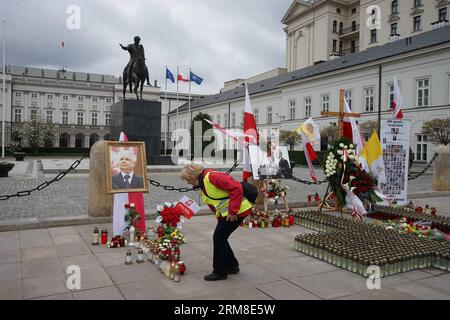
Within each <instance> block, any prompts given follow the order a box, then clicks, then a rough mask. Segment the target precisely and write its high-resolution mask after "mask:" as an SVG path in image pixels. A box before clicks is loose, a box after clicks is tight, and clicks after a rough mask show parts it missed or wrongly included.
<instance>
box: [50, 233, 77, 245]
mask: <svg viewBox="0 0 450 320" xmlns="http://www.w3.org/2000/svg"><path fill="white" fill-rule="evenodd" d="M52 240H53V243H54V244H55V246H57V245H60V244H85V242H84V240H83V238H81V236H80V235H79V234H67V235H52Z"/></svg>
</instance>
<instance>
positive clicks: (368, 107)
mask: <svg viewBox="0 0 450 320" xmlns="http://www.w3.org/2000/svg"><path fill="white" fill-rule="evenodd" d="M373 92H374V88H365V89H364V110H365V111H366V112H372V111H373V105H374V93H373Z"/></svg>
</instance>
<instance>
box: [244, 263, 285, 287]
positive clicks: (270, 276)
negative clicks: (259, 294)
mask: <svg viewBox="0 0 450 320" xmlns="http://www.w3.org/2000/svg"><path fill="white" fill-rule="evenodd" d="M240 269H241V271H240V272H239V277H240V278H243V279H245V281H247V282H249V283H251V284H253V285H255V284H262V283H268V282H273V281H276V280H280V276H279V275H277V274H275V273H272V272H270V271H269V270H266V269H264V268H263V267H261V266H259V265H256V264H247V265H243V266H241V267H240Z"/></svg>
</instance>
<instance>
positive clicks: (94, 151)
mask: <svg viewBox="0 0 450 320" xmlns="http://www.w3.org/2000/svg"><path fill="white" fill-rule="evenodd" d="M89 160H90V161H89V209H88V210H89V211H88V212H89V216H90V217H110V216H112V211H113V199H114V196H113V195H112V194H108V193H106V164H105V162H106V155H105V141H98V142H96V143H95V144H94V145H93V146H92V148H91V153H90V159H89Z"/></svg>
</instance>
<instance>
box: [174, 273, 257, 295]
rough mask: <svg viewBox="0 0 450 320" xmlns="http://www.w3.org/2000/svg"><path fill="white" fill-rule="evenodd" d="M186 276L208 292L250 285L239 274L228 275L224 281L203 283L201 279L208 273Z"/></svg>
mask: <svg viewBox="0 0 450 320" xmlns="http://www.w3.org/2000/svg"><path fill="white" fill-rule="evenodd" d="M186 274H189V275H190V276H192V277H193V278H194V279H196V280H197V281H198V282H200V283H202V284H203V285H204V286H205V287H206V288H207V289H208V290H210V291H212V292H215V291H222V290H229V289H236V288H243V287H248V286H249V285H250V283H249V282H247V281H245V280H244V279H243V278H242V277H240V276H239V274H237V275H236V274H230V275H228V278H227V280H225V281H205V280H204V278H203V277H204V276H205V275H206V274H209V272H195V273H193V272H187V273H186ZM183 277H184V276H182V278H181V281H183Z"/></svg>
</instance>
